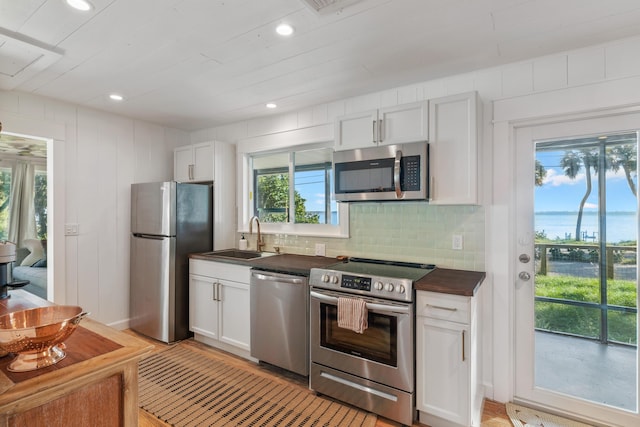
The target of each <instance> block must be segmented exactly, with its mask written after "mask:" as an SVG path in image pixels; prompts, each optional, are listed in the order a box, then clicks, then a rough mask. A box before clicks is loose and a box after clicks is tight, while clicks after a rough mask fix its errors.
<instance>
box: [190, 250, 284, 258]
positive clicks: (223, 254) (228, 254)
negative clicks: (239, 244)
mask: <svg viewBox="0 0 640 427" xmlns="http://www.w3.org/2000/svg"><path fill="white" fill-rule="evenodd" d="M202 255H205V256H211V257H216V258H217V257H220V258H234V259H247V260H248V259H257V258H262V257H265V256H271V255H276V254H275V253H272V252H258V251H248V250H242V249H222V250H219V251H213V252H205V253H203V254H202Z"/></svg>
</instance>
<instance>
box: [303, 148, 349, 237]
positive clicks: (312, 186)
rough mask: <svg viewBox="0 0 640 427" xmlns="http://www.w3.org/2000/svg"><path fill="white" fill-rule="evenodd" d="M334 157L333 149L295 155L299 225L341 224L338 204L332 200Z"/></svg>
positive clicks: (307, 151) (309, 151) (308, 151)
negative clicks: (332, 163)
mask: <svg viewBox="0 0 640 427" xmlns="http://www.w3.org/2000/svg"><path fill="white" fill-rule="evenodd" d="M332 156H333V151H332V150H331V149H330V148H322V149H315V150H306V151H296V152H295V153H294V164H295V174H294V182H295V185H294V188H295V193H294V194H295V210H296V215H295V222H296V223H305V224H334V225H335V224H337V223H338V222H337V219H338V218H337V215H336V212H337V205H336V201H335V200H331V188H332V187H331V185H332V177H333V171H332V168H331V161H332Z"/></svg>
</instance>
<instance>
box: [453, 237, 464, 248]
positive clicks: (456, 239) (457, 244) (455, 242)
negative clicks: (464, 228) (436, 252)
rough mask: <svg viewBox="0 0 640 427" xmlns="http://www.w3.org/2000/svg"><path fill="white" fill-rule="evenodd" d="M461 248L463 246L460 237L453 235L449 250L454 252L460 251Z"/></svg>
mask: <svg viewBox="0 0 640 427" xmlns="http://www.w3.org/2000/svg"><path fill="white" fill-rule="evenodd" d="M462 246H463V241H462V235H461V234H454V235H453V238H452V239H451V249H453V250H456V251H461V250H462Z"/></svg>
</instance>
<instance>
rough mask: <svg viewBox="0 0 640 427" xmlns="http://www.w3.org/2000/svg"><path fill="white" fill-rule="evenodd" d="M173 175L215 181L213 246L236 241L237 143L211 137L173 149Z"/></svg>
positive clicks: (181, 179)
mask: <svg viewBox="0 0 640 427" xmlns="http://www.w3.org/2000/svg"><path fill="white" fill-rule="evenodd" d="M173 163H174V169H173V179H174V180H175V181H178V182H214V191H213V248H214V249H225V248H233V247H235V244H236V238H235V230H236V227H235V221H236V150H235V145H233V144H227V143H225V142H221V141H209V142H202V143H198V144H192V145H186V146H184V147H177V148H175V149H174V150H173Z"/></svg>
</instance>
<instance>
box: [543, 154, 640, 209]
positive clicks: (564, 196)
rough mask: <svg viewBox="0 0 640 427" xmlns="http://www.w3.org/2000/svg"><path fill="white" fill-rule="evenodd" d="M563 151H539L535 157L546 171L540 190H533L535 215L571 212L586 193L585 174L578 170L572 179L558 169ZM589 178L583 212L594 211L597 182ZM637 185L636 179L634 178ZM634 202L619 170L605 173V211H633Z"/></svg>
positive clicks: (596, 197)
mask: <svg viewBox="0 0 640 427" xmlns="http://www.w3.org/2000/svg"><path fill="white" fill-rule="evenodd" d="M563 154H564V151H562V152H539V153H537V158H538V160H540V162H541V163H542V164H543V165H544V166H545V168H546V169H547V176H546V178H545V180H544V185H543V186H542V187H536V189H535V206H536V209H535V210H536V212H548V211H571V212H575V211H577V210H578V208H579V206H580V200H582V197H583V196H584V193H585V191H586V182H585V171H584V169H583V170H581V171H580V173H579V174H578V176H577V177H576V179H574V180H572V179H570V178H568V177H567V176H565V175H564V172H563V170H562V168H560V158H561V157H562V155H563ZM594 178H595V179H592V185H593V189H592V191H591V195H590V196H589V198H588V199H587V203H586V205H585V211H594V212H595V211H597V207H598V188H597V186H598V182H597V177H594ZM634 181H635V184H636V186H637V184H638V181H637V176H634ZM636 206H637V201H636V198H635V196H634V195H633V193H632V192H631V190H630V188H629V185H628V184H627V180H626V178H625V177H624V174H623V172H622V170H620V171H618V173H617V174H613V173H612V172H608V173H607V211H608V212H634V211H635V210H636Z"/></svg>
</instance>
